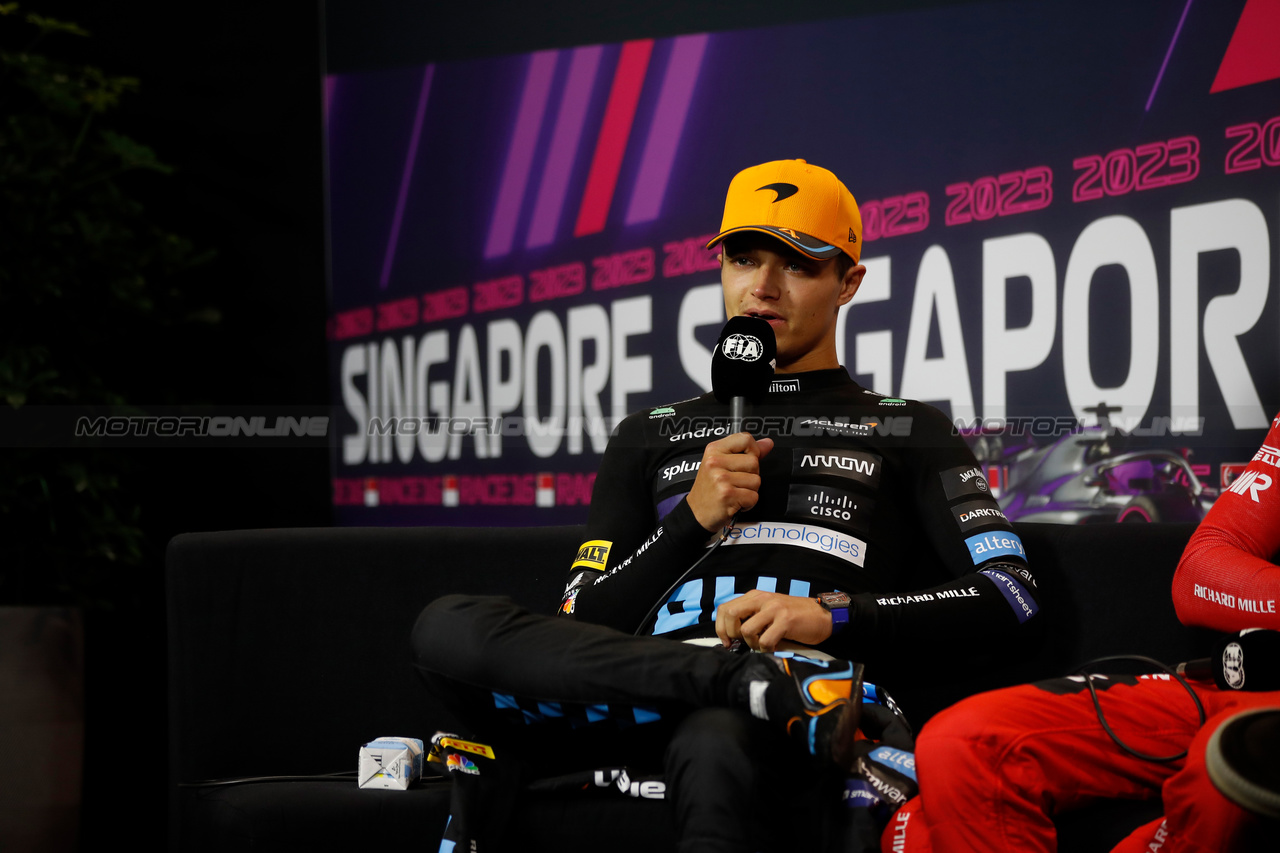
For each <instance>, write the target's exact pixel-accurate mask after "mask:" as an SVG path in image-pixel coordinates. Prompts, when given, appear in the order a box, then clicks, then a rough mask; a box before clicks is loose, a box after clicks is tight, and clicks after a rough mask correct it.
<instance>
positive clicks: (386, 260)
mask: <svg viewBox="0 0 1280 853" xmlns="http://www.w3.org/2000/svg"><path fill="white" fill-rule="evenodd" d="M435 74H436V66H435V65H434V64H431V65H428V66H427V67H426V69H424V70H423V72H422V89H421V90H419V92H418V109H417V112H415V113H414V115H413V131H412V132H411V133H410V134H409V150H408V151H407V152H405V157H404V172H403V173H401V175H400V193H399V195H398V196H396V212H395V214H394V215H393V216H392V217H391V234H390V236H389V237H388V238H387V252H386V254H385V255H384V256H383V258H382V275H381V276H380V277H379V279H378V287H379V288H380V289H382V290H386V289H387V282H388V281H389V280H390V279H391V266H392V264H393V263H394V262H395V258H396V244H397V243H399V242H400V224H401V223H402V222H403V221H404V207H405V203H406V202H407V201H408V199H409V183H410V182H411V181H412V180H413V164H414V162H415V161H416V160H417V159H418V140H419V139H421V137H422V118H423V116H425V115H426V114H427V97H428V96H429V95H430V94H431V79H432V78H433V77H435ZM331 79H332V78H331Z"/></svg>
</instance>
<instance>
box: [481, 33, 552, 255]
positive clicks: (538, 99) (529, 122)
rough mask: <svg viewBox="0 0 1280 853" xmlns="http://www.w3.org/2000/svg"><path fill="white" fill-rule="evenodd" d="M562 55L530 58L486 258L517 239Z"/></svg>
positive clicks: (505, 251)
mask: <svg viewBox="0 0 1280 853" xmlns="http://www.w3.org/2000/svg"><path fill="white" fill-rule="evenodd" d="M559 55H560V52H559V51H556V50H544V51H539V52H538V53H535V54H532V55H531V56H530V57H529V72H528V75H527V76H526V77H525V81H524V92H523V93H522V94H521V96H520V109H519V111H518V112H517V114H516V126H515V128H514V130H512V132H511V147H510V148H508V149H507V163H506V166H505V167H504V168H503V170H502V183H501V185H500V187H499V189H498V201H497V203H496V204H495V205H494V208H493V218H492V219H491V220H490V221H489V238H488V240H486V241H485V245H484V256H485V258H486V259H490V258H498V257H501V256H503V255H506V254H508V253H509V252H510V251H511V244H512V243H513V242H514V240H515V233H516V222H517V220H518V219H519V218H520V205H521V202H523V201H524V191H525V188H526V187H527V186H528V184H529V170H530V168H531V167H532V166H533V150H534V148H535V147H536V146H537V144H538V134H539V133H540V132H541V131H542V119H543V117H544V116H545V115H546V112H547V98H548V96H549V95H550V94H551V79H552V77H554V76H555V70H556V60H557V58H558V57H559Z"/></svg>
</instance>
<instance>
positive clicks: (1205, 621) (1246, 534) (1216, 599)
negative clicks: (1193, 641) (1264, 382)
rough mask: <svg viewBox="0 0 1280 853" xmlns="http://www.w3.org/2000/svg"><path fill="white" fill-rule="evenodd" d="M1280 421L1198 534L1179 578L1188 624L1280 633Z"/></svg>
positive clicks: (1178, 600)
mask: <svg viewBox="0 0 1280 853" xmlns="http://www.w3.org/2000/svg"><path fill="white" fill-rule="evenodd" d="M1277 551H1280V416H1278V417H1277V418H1276V419H1275V420H1274V421H1272V424H1271V431H1270V432H1269V433H1268V434H1267V439H1266V441H1265V442H1264V443H1263V445H1262V447H1261V448H1260V449H1259V450H1258V452H1257V453H1256V454H1255V455H1254V457H1253V461H1252V462H1250V463H1249V467H1248V468H1246V469H1245V471H1244V473H1242V474H1241V475H1240V476H1239V477H1237V478H1236V480H1235V482H1233V483H1232V484H1231V487H1230V488H1229V489H1227V490H1225V491H1224V492H1223V493H1222V496H1221V497H1219V498H1218V500H1217V502H1216V503H1214V505H1213V508H1212V509H1210V510H1209V514H1208V515H1206V516H1205V518H1204V521H1202V522H1201V523H1200V526H1199V527H1197V528H1196V532H1195V533H1193V534H1192V535H1191V541H1190V542H1188V543H1187V550H1186V551H1185V552H1183V554H1182V560H1181V561H1180V562H1179V563H1178V570H1177V572H1176V573H1175V574H1174V576H1173V604H1174V607H1175V608H1176V609H1177V611H1178V618H1179V619H1181V620H1182V621H1183V622H1184V623H1185V624H1187V625H1196V626H1200V627H1204V628H1213V629H1215V630H1219V631H1239V630H1242V629H1244V628H1270V629H1272V630H1280V566H1276V565H1274V564H1273V563H1272V562H1270V561H1271V560H1272V559H1274V558H1275V555H1276V552H1277Z"/></svg>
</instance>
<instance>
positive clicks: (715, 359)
mask: <svg viewBox="0 0 1280 853" xmlns="http://www.w3.org/2000/svg"><path fill="white" fill-rule="evenodd" d="M777 357H778V342H777V339H776V338H775V337H774V334H773V327H772V326H770V325H769V321H768V320H763V319H761V318H759V317H745V316H744V317H730V318H729V322H727V323H725V324H724V328H723V329H721V330H720V338H719V340H717V341H716V348H715V352H713V353H712V355H711V388H712V391H713V392H714V393H715V395H716V399H717V400H719V401H720V402H721V403H728V404H729V432H730V433H735V432H742V419H743V415H744V414H745V412H746V407H747V403H748V402H753V403H754V402H757V401H759V400H760V398H761V397H763V396H764V394H765V392H766V391H768V390H769V381H770V380H771V379H773V369H774V367H776V366H777Z"/></svg>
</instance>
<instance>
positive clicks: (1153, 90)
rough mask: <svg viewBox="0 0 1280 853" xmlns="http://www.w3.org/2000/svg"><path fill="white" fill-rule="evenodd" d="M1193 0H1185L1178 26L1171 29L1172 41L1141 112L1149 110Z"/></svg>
mask: <svg viewBox="0 0 1280 853" xmlns="http://www.w3.org/2000/svg"><path fill="white" fill-rule="evenodd" d="M1192 2H1194V0H1187V5H1185V6H1183V7H1182V17H1181V18H1179V19H1178V28H1177V29H1176V30H1174V31H1173V41H1171V42H1169V49H1168V50H1167V51H1165V54H1164V62H1162V63H1160V73H1159V74H1157V75H1156V82H1155V85H1154V86H1152V87H1151V94H1150V95H1148V96H1147V106H1146V109H1145V110H1143V112H1151V102H1152V101H1154V100H1155V99H1156V90H1157V89H1159V88H1160V80H1161V79H1163V77H1164V70H1165V68H1167V67H1168V66H1169V57H1171V56H1173V47H1174V45H1176V44H1177V43H1178V36H1179V35H1181V34H1182V25H1183V24H1185V23H1186V21H1187V13H1188V12H1190V11H1191V4H1192Z"/></svg>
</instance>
